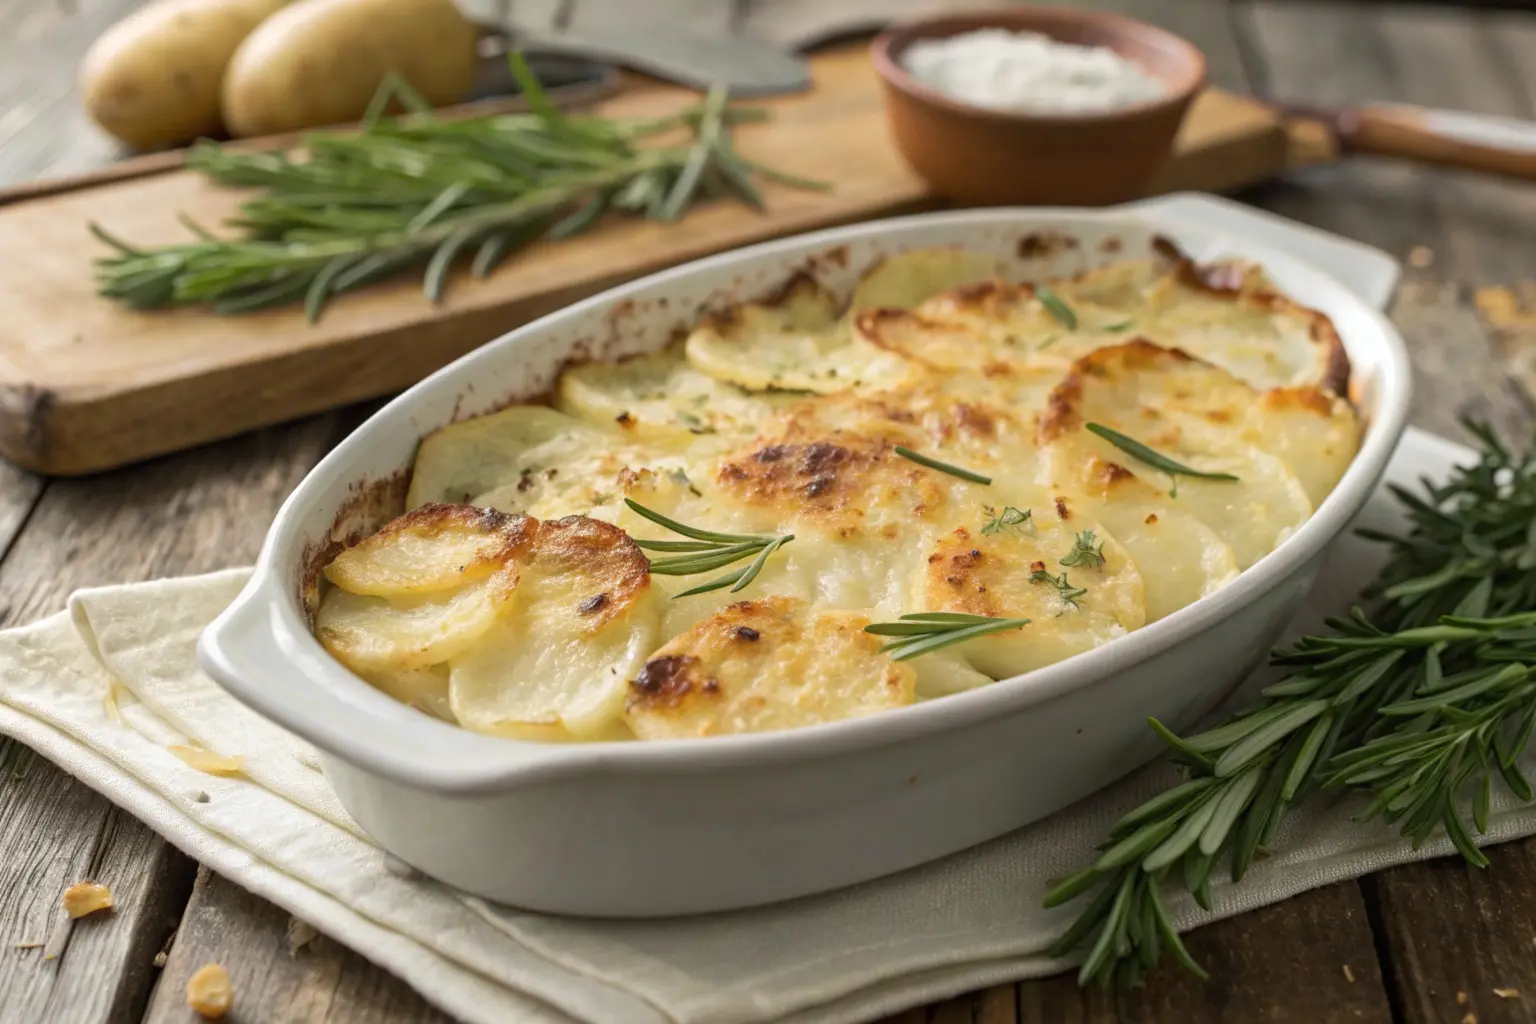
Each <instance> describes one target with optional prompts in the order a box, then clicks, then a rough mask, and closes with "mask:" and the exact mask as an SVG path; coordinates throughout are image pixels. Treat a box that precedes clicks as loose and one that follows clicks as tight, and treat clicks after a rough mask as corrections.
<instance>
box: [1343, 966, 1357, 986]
mask: <svg viewBox="0 0 1536 1024" xmlns="http://www.w3.org/2000/svg"><path fill="white" fill-rule="evenodd" d="M1344 980H1345V981H1347V982H1349V983H1350V984H1351V985H1353V984H1354V983H1355V972H1354V971H1352V970H1350V969H1349V964H1345V965H1344Z"/></svg>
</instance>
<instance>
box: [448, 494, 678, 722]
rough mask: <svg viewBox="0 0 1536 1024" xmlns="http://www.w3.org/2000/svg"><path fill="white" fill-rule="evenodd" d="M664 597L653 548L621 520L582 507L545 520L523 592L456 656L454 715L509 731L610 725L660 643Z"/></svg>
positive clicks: (452, 690)
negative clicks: (649, 553) (652, 571)
mask: <svg viewBox="0 0 1536 1024" xmlns="http://www.w3.org/2000/svg"><path fill="white" fill-rule="evenodd" d="M663 600H664V599H663V598H661V597H660V595H659V594H658V592H657V591H656V590H655V589H654V588H653V587H652V586H651V585H650V576H649V572H648V566H647V563H646V558H645V555H644V554H643V553H642V552H641V551H640V549H639V548H638V547H636V546H635V543H634V541H632V540H631V539H630V538H629V537H628V536H626V535H625V534H624V533H623V531H621V530H619V529H618V528H617V527H615V526H612V525H610V524H608V523H603V522H599V521H597V520H594V519H588V518H585V517H581V516H572V517H570V518H568V519H561V520H557V521H555V522H547V523H541V524H540V526H539V531H538V538H537V541H536V542H535V546H534V554H533V559H532V561H530V562H529V563H528V565H527V567H526V568H525V569H524V572H523V578H522V579H521V580H520V582H519V584H518V599H517V601H516V602H515V603H514V604H513V605H511V606H510V607H508V608H507V609H506V610H505V611H504V612H503V614H502V615H501V617H500V620H499V621H498V622H497V623H496V625H495V627H494V628H493V629H492V630H491V631H490V632H489V634H487V635H486V636H485V637H484V639H483V640H482V641H481V642H480V643H478V644H476V645H475V646H474V647H473V648H472V649H470V650H468V651H465V652H462V653H461V654H459V655H458V656H456V657H455V658H454V659H453V660H452V661H451V662H450V665H449V667H450V674H449V692H450V699H451V703H452V707H453V713H454V716H455V717H456V718H457V719H458V720H459V722H460V723H462V724H463V725H465V726H466V727H468V728H471V729H474V730H476V731H478V732H486V733H493V734H498V735H506V736H521V737H528V738H539V739H583V738H591V737H594V736H597V735H599V734H602V733H604V732H605V731H607V730H609V729H610V728H611V727H612V726H613V724H614V723H615V722H616V721H617V720H618V717H619V715H620V713H621V712H622V710H623V706H624V689H625V685H626V683H627V681H628V680H629V679H630V678H631V677H633V675H634V674H635V673H636V672H637V671H639V668H640V666H641V664H642V663H643V662H644V660H645V655H646V653H647V652H649V651H650V650H652V649H653V648H654V647H655V646H656V643H657V639H658V638H657V627H658V624H659V620H660V614H661V610H662V602H663Z"/></svg>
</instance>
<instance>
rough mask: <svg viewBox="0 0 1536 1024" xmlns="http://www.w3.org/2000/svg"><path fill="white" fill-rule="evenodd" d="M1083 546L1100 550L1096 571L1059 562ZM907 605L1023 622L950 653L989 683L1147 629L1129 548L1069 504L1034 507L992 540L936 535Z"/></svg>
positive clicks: (968, 532) (961, 531)
mask: <svg viewBox="0 0 1536 1024" xmlns="http://www.w3.org/2000/svg"><path fill="white" fill-rule="evenodd" d="M1079 539H1081V540H1082V541H1083V543H1085V544H1088V545H1090V546H1091V547H1093V548H1094V549H1095V550H1097V551H1100V552H1101V553H1102V558H1103V561H1102V564H1100V563H1099V562H1097V561H1096V560H1093V561H1090V562H1088V563H1082V564H1076V565H1063V564H1062V559H1064V558H1066V559H1068V560H1071V555H1072V552H1073V550H1074V548H1075V547H1076V546H1077V544H1078V541H1079ZM913 605H914V607H915V608H917V609H919V610H921V611H928V612H962V613H965V614H970V615H989V616H994V617H996V618H1005V619H1019V618H1024V619H1029V620H1030V622H1029V625H1027V626H1022V627H1020V628H1018V629H1011V630H1007V631H1006V632H1002V633H994V634H991V635H989V636H984V637H978V638H977V639H975V640H970V641H967V642H966V643H963V644H960V645H957V646H955V647H954V648H951V649H952V650H954V651H955V652H957V653H958V654H959V655H961V656H962V657H963V658H964V659H965V660H966V661H967V662H969V663H970V664H971V665H973V666H974V667H975V668H977V669H979V670H980V671H982V672H985V673H986V674H987V675H989V676H992V677H993V678H995V679H1002V678H1005V677H1007V676H1013V675H1017V674H1019V673H1021V672H1028V671H1030V670H1031V669H1036V668H1040V667H1042V666H1045V665H1049V664H1052V663H1053V662H1057V661H1060V660H1062V659H1063V658H1067V657H1070V656H1071V655H1074V654H1078V653H1081V652H1083V651H1087V650H1091V649H1093V648H1094V647H1097V646H1099V645H1100V644H1104V643H1108V642H1109V641H1110V640H1113V639H1115V638H1116V637H1119V636H1124V635H1125V634H1126V633H1128V632H1130V631H1131V630H1133V629H1139V628H1141V626H1142V625H1143V624H1145V622H1146V595H1145V588H1144V586H1143V583H1142V579H1141V574H1140V573H1139V572H1137V570H1136V567H1135V565H1133V564H1132V563H1131V560H1130V558H1129V557H1127V555H1126V552H1125V549H1124V548H1122V547H1121V546H1120V544H1119V542H1118V541H1117V540H1115V538H1114V537H1113V536H1110V535H1109V533H1108V532H1107V531H1106V530H1105V529H1104V528H1103V526H1102V525H1100V524H1098V523H1093V522H1089V521H1087V520H1086V519H1085V518H1084V517H1083V516H1082V515H1080V514H1078V512H1077V511H1076V510H1074V509H1072V508H1071V507H1070V506H1069V505H1068V504H1067V503H1066V502H1057V503H1054V504H1053V505H1052V506H1051V507H1047V508H1036V509H1035V510H1033V514H1032V515H1031V517H1030V521H1029V522H1028V523H1027V524H1018V525H1015V526H1011V527H1005V528H1002V529H997V530H994V531H993V532H991V533H983V532H981V531H979V530H972V529H970V528H968V527H959V528H957V529H955V530H954V531H953V532H951V533H950V534H948V535H947V536H945V537H943V538H941V539H940V541H939V542H938V544H937V545H935V546H934V548H933V549H932V551H931V552H930V553H929V555H928V559H927V564H926V565H925V566H924V568H923V573H922V576H921V577H920V579H919V580H918V583H917V587H916V593H915V594H914V601H913Z"/></svg>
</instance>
